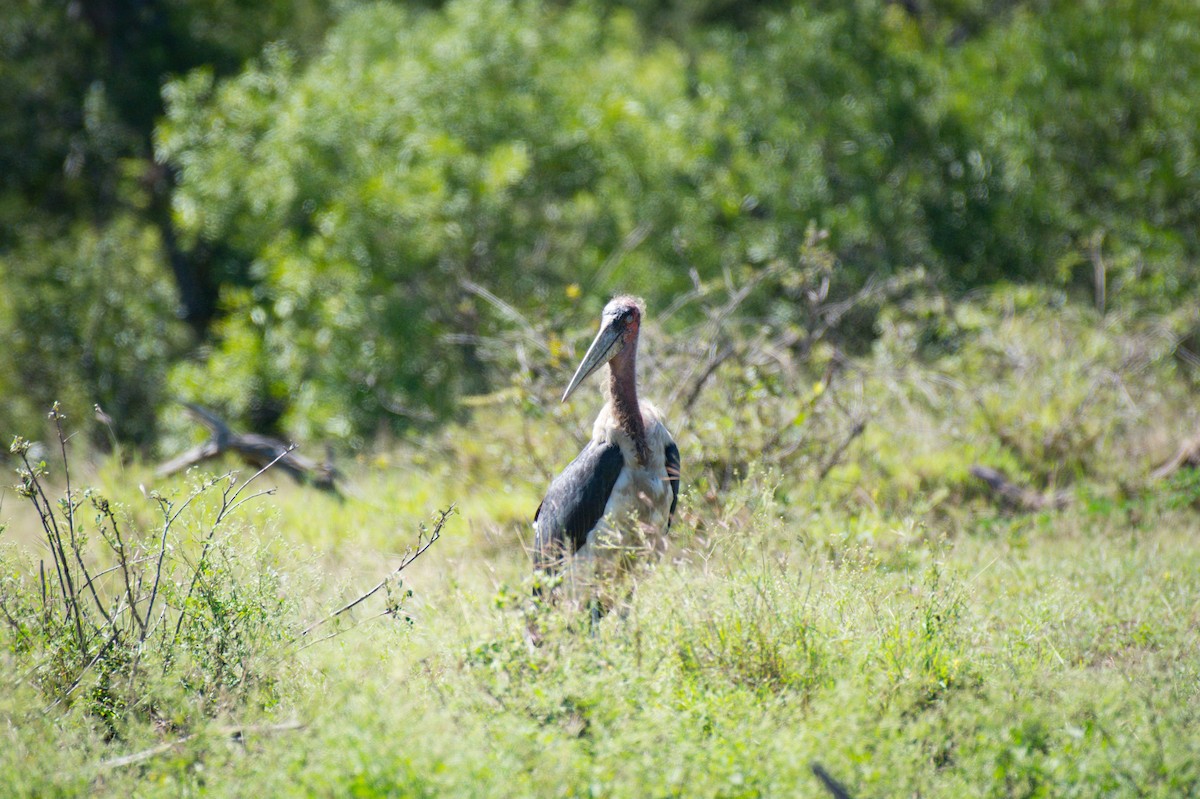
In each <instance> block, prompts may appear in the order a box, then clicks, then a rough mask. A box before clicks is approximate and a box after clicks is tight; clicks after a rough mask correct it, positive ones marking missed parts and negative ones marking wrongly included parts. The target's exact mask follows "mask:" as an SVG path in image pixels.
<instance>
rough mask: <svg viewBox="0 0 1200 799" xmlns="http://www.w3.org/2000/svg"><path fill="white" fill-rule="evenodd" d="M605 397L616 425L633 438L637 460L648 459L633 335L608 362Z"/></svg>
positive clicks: (648, 449) (642, 462) (643, 461)
mask: <svg viewBox="0 0 1200 799" xmlns="http://www.w3.org/2000/svg"><path fill="white" fill-rule="evenodd" d="M608 368H609V374H608V397H609V401H610V402H612V407H613V415H615V416H616V417H617V426H618V427H620V428H621V429H622V430H624V431H625V433H626V434H628V435H629V437H630V438H632V439H633V445H634V447H635V448H636V450H637V459H638V463H640V464H642V465H643V466H645V465H646V463H647V462H648V461H649V457H650V447H649V444H648V443H647V441H646V422H645V420H644V419H642V409H641V406H640V405H639V404H638V396H637V339H636V338H634V339H633V341H631V342H630V343H629V344H628V345H626V347H625V349H623V350H622V351H621V352H620V353H618V354H617V355H616V357H614V358H613V359H612V360H611V361H609V362H608Z"/></svg>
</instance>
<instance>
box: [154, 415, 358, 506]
mask: <svg viewBox="0 0 1200 799" xmlns="http://www.w3.org/2000/svg"><path fill="white" fill-rule="evenodd" d="M184 406H185V407H186V408H187V410H188V413H189V415H190V416H191V417H192V418H193V419H195V420H196V421H198V422H199V423H200V424H202V425H204V426H205V427H206V428H208V430H209V432H210V433H211V434H212V437H211V438H210V439H209V440H208V441H205V442H204V443H202V444H198V445H196V446H195V447H192V448H191V449H189V450H187V451H186V452H183V453H181V454H179V455H177V456H175V457H174V458H172V459H170V460H168V461H166V462H164V463H162V464H160V465H159V467H158V469H156V470H155V474H156V475H157V476H159V477H167V476H169V475H172V474H175V473H176V472H180V471H183V470H184V469H187V468H189V467H191V466H195V465H196V464H197V463H200V462H202V461H206V460H209V459H210V458H215V457H217V456H218V455H220V454H221V453H223V452H233V453H235V454H236V455H237V456H238V457H240V458H241V459H242V460H243V461H245V462H246V463H248V464H250V465H252V466H256V467H258V468H260V469H261V468H265V467H266V466H268V465H270V464H275V463H278V466H279V468H280V469H282V470H283V471H285V472H287V473H288V475H289V476H291V478H292V479H293V480H295V481H296V482H298V483H307V484H309V485H312V486H314V487H316V488H320V489H323V490H325V491H332V492H333V493H335V494H337V493H338V489H337V486H336V484H335V481H336V480H337V477H338V474H337V470H336V469H335V468H334V467H333V462H332V459H331V458H329V457H328V456H327V457H326V461H325V462H324V463H317V462H316V461H314V460H312V459H311V458H306V457H304V456H303V455H300V454H299V453H297V452H295V445H294V444H287V443H285V442H283V441H281V440H279V439H278V438H274V437H272V436H264V435H260V434H258V433H235V432H233V431H232V430H231V429H230V428H229V425H227V424H226V423H225V422H224V421H222V420H221V419H220V418H219V417H218V416H217V415H216V414H214V413H213V412H212V411H210V410H208V409H206V408H202V407H201V406H199V405H194V404H192V403H190V402H185V403H184Z"/></svg>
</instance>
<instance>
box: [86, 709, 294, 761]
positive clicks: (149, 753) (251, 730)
mask: <svg viewBox="0 0 1200 799" xmlns="http://www.w3.org/2000/svg"><path fill="white" fill-rule="evenodd" d="M302 729H304V725H303V724H301V723H300V722H298V721H286V722H283V723H282V724H260V725H251V726H232V727H218V728H217V729H215V730H213V732H215V733H216V734H218V735H221V736H228V737H229V738H230V740H233V741H241V740H243V739H245V738H246V736H247V735H268V734H271V733H276V732H291V731H292V730H302ZM198 735H200V733H194V734H192V735H185V736H183V737H182V738H177V739H175V740H174V741H166V742H165V743H161V744H158V745H157V746H152V747H150V748H149V749H143V750H142V751H140V752H134V753H133V754H129V755H122V756H121V757H114V758H112V759H110V760H105V761H104V762H103V763H101V764H100V765H99V768H100V770H101V771H106V770H108V769H114V768H122V767H124V766H134V765H137V764H138V763H142V762H144V761H146V760H151V759H153V758H156V757H158V756H159V755H165V754H166V753H168V752H173V751H175V750H177V749H178V748H179V747H181V746H183V745H184V744H186V743H187V742H188V741H190V740H192V739H193V738H196V737H197V736H198Z"/></svg>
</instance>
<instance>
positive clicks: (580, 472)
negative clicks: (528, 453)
mask: <svg viewBox="0 0 1200 799" xmlns="http://www.w3.org/2000/svg"><path fill="white" fill-rule="evenodd" d="M644 312H645V304H644V303H643V302H642V301H641V300H640V299H637V298H635V297H617V298H615V299H613V300H612V301H611V302H609V303H608V305H606V306H605V307H604V313H603V314H602V315H601V317H600V332H599V333H597V334H596V339H595V340H594V341H593V342H592V345H591V347H589V348H588V351H587V354H586V355H584V356H583V361H582V362H581V363H580V364H579V368H578V369H576V370H575V376H574V377H572V378H571V382H570V384H569V385H568V386H567V390H566V391H565V392H563V396H562V401H563V402H566V400H567V398H568V397H570V396H571V394H572V393H573V392H574V391H575V389H576V388H578V387H579V384H580V383H582V382H583V381H584V379H585V378H587V377H588V375H590V374H592V372H595V371H596V370H597V369H599V368H600V367H601V366H603V365H604V364H606V363H607V364H608V365H609V378H608V402H607V403H605V405H604V408H603V409H601V411H600V415H599V416H598V417H597V418H596V422H595V424H594V425H593V427H592V440H591V441H589V442H588V444H587V446H585V447H584V448H583V452H581V453H579V456H578V457H577V458H575V460H573V461H571V463H570V464H569V465H568V466H567V468H565V469H564V470H563V471H562V474H560V475H559V476H558V477H556V478H554V480H553V481H552V482H551V483H550V488H549V490H547V492H546V498H545V499H543V500H542V504H541V505H539V506H538V509H537V513H536V514H534V522H533V527H534V531H535V532H536V537H535V543H534V566H535V568H537V569H541V570H544V571H547V572H551V573H552V572H555V571H558V570H559V569H560V568H562V567H564V566H565V565H566V564H567V562H568V561H571V577H572V578H573V579H572V582H573V584H574V588H575V589H576V591H577V592H582V593H584V594H590V597H589V598H590V600H591V601H592V603H593V604H592V607H593V613H594V614H595V613H596V612H597V608H598V607H599V608H601V609H603V610H607V609H608V608H609V607H611V605H612V600H613V598H614V594H613V593H612V592H613V591H615V590H617V586H616V585H615V584H614V583H615V582H616V581H615V580H614V578H616V577H618V576H619V575H620V574H622V573H623V572H625V571H626V570H627V569H628V568H629V567H630V566H631V565H632V563H633V562H634V561H635V560H636V556H637V555H638V554H640V553H646V552H661V551H662V550H663V549H664V548H665V544H666V532H667V529H668V528H669V527H670V526H671V519H672V517H673V516H674V514H675V503H676V501H677V500H678V498H679V448H678V447H677V446H675V440H674V439H672V438H671V434H670V432H668V431H667V427H666V425H665V424H663V420H662V416H661V415H660V414H659V412H658V410H657V409H656V408H655V407H654V406H653V405H651V404H649V403H647V402H639V401H638V396H637V342H638V329H639V327H640V326H641V321H642V314H643V313H644ZM581 568H584V569H587V570H589V571H590V574H587V573H585V574H580V570H581ZM589 579H592V580H595V581H596V584H594V585H587V584H586V581H588V580H589Z"/></svg>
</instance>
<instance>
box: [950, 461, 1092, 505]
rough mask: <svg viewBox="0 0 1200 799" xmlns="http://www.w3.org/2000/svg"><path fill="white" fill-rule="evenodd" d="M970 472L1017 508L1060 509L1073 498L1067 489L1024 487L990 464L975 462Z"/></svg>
mask: <svg viewBox="0 0 1200 799" xmlns="http://www.w3.org/2000/svg"><path fill="white" fill-rule="evenodd" d="M970 473H971V476H972V477H975V478H978V479H979V480H982V481H983V482H984V483H985V484H986V485H987V487H988V489H989V490H990V491H991V492H992V493H993V494H995V495H996V496H997V497H998V498H999V499H1000V501H1001V502H1002V503H1004V504H1005V505H1008V506H1009V507H1011V508H1014V509H1016V510H1022V511H1039V510H1045V509H1046V508H1054V509H1060V508H1065V507H1066V506H1067V504H1068V503H1069V502H1070V500H1071V497H1070V494H1068V493H1067V492H1065V491H1051V492H1048V493H1045V494H1042V493H1039V492H1037V491H1035V490H1033V489H1032V488H1023V487H1021V486H1019V485H1017V484H1016V483H1014V482H1012V481H1011V480H1009V479H1008V477H1006V476H1005V475H1004V473H1003V472H1000V471H998V470H996V469H993V468H991V467H989V466H980V465H979V464H975V465H974V466H972V467H971V468H970Z"/></svg>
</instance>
